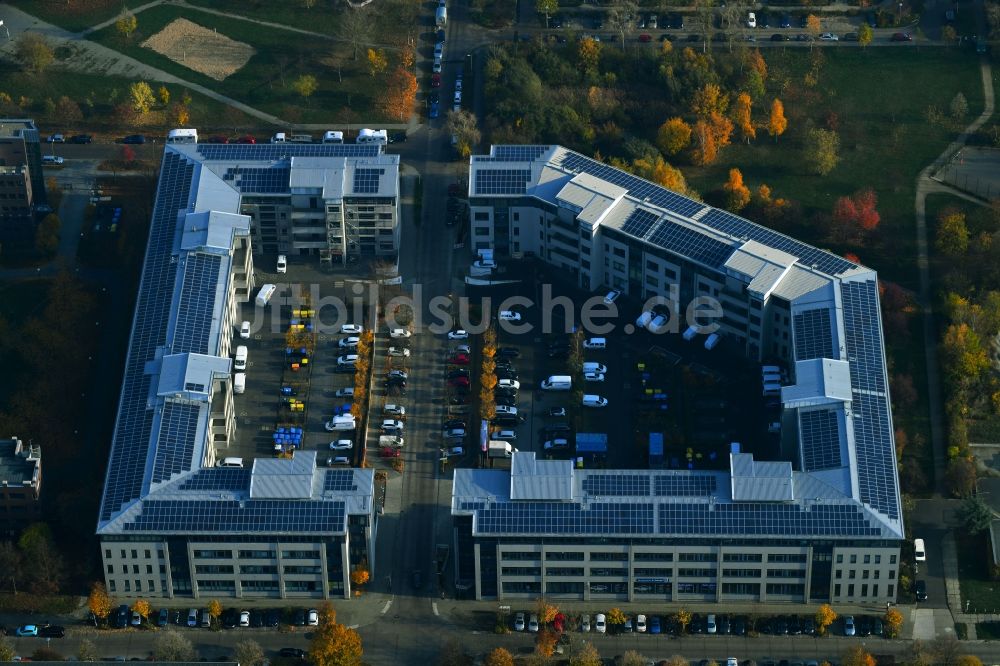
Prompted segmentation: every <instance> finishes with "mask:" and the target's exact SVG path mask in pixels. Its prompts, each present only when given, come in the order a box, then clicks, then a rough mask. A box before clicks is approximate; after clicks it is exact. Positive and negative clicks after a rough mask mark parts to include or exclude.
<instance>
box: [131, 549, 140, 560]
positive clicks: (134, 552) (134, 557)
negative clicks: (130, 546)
mask: <svg viewBox="0 0 1000 666" xmlns="http://www.w3.org/2000/svg"><path fill="white" fill-rule="evenodd" d="M138 557H139V551H137V550H133V551H132V559H136V558H138Z"/></svg>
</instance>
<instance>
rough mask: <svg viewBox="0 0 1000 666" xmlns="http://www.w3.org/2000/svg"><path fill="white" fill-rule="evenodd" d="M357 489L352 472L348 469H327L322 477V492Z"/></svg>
mask: <svg viewBox="0 0 1000 666" xmlns="http://www.w3.org/2000/svg"><path fill="white" fill-rule="evenodd" d="M357 489H358V485H357V483H355V481H354V472H353V471H351V470H349V469H329V470H327V471H326V476H324V477H323V490H324V492H347V491H350V490H357Z"/></svg>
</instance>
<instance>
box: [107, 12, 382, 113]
mask: <svg viewBox="0 0 1000 666" xmlns="http://www.w3.org/2000/svg"><path fill="white" fill-rule="evenodd" d="M181 17H183V18H186V19H188V20H190V21H193V22H194V23H197V24H198V25H201V26H204V27H206V28H209V29H213V30H216V31H217V32H218V33H220V34H223V35H226V36H227V37H229V38H231V39H234V40H236V41H239V42H244V43H246V44H249V45H251V46H252V47H254V49H256V51H257V53H256V55H254V56H253V57H252V58H250V60H249V62H247V64H246V65H245V66H244V67H243V68H242V69H241V70H239V71H237V72H236V73H235V74H233V75H232V76H229V77H228V78H226V79H225V80H224V81H216V80H214V79H212V78H209V77H208V76H205V75H203V74H199V73H198V72H195V71H193V70H191V69H189V68H187V67H185V66H184V65H183V64H180V63H178V62H175V61H173V60H171V59H169V58H167V57H166V56H162V55H160V54H158V53H155V52H154V51H152V50H150V49H146V48H143V47H141V46H140V43H142V42H143V41H145V40H146V39H147V38H148V37H150V36H152V35H154V34H156V33H157V32H158V31H160V30H161V29H162V28H163V27H164V26H166V25H167V24H169V23H170V22H171V21H173V20H174V19H177V18H181ZM90 38H91V39H93V40H95V41H97V42H99V43H101V44H104V45H105V46H108V47H110V48H114V49H116V50H118V51H121V52H122V53H125V54H126V55H129V56H131V57H133V58H135V59H136V60H139V61H141V62H144V63H147V64H149V65H152V66H154V67H157V68H159V69H162V70H164V71H166V72H169V73H171V74H174V75H176V76H179V77H182V78H184V79H186V80H188V81H191V82H193V83H198V84H201V85H203V86H206V87H208V88H211V89H212V90H217V91H218V92H220V93H222V94H224V95H228V96H230V97H232V98H234V99H238V100H240V101H242V102H245V103H247V104H249V105H251V106H253V107H255V108H258V109H260V110H262V111H266V112H267V113H271V114H273V115H276V116H278V117H281V118H284V119H285V120H288V121H289V122H293V123H298V122H305V123H320V122H331V123H332V122H336V123H340V124H344V123H347V124H350V123H355V122H364V121H368V120H381V119H382V117H381V114H380V113H379V112H377V111H375V110H374V108H373V105H374V102H375V99H376V96H377V95H378V94H379V92H380V90H381V83H380V81H379V80H378V79H375V78H372V77H371V76H369V75H368V73H367V71H366V66H365V61H364V55H363V50H362V51H361V52H359V59H358V60H353V58H352V53H351V49H350V47H349V45H346V44H344V43H342V42H336V41H331V40H327V39H323V38H320V37H309V36H306V35H302V34H300V33H294V32H288V31H284V30H281V29H275V28H268V27H264V26H261V25H259V24H256V23H252V22H249V21H240V20H234V19H232V18H227V17H222V16H216V15H214V14H207V13H205V12H200V11H197V10H195V9H190V8H184V7H177V6H167V5H159V6H156V7H152V8H150V9H148V10H146V11H144V12H142V13H141V14H140V15H139V28H138V31H137V33H136V34H134V35H133V37H132V39H131V40H128V41H126V40H125V39H124V38H122V37H121V36H120V35H119V34H118V33H117V32H116V31H115V29H114V27H113V26H112V27H109V28H106V29H104V30H100V31H98V32H95V33H93V34H92V35H90ZM389 57H390V68H391V67H392V66H393V65H394V62H393V61H394V60H395V55H394V52H390V54H389ZM338 67H339V68H340V72H339V74H338V69H337V68H338ZM301 74H311V75H313V76H315V77H316V79H317V82H318V89H317V90H316V92H315V93H314V94H313V95H312V96H311V97H309V98H308V99H303V98H302V97H301V96H299V95H298V94H297V93H295V92H294V91H293V90H292V87H291V83H292V81H293V80H294V79H295V78H296V77H298V76H299V75H301ZM341 76H342V79H343V80H342V81H341V80H340V78H341Z"/></svg>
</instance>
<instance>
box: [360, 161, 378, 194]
mask: <svg viewBox="0 0 1000 666" xmlns="http://www.w3.org/2000/svg"><path fill="white" fill-rule="evenodd" d="M384 175H385V169H364V168H360V167H358V168H356V169H354V193H355V194H375V193H376V192H378V187H379V177H380V176H384Z"/></svg>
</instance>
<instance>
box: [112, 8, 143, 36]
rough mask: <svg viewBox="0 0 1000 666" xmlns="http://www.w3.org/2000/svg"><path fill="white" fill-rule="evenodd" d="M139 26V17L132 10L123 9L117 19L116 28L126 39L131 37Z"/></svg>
mask: <svg viewBox="0 0 1000 666" xmlns="http://www.w3.org/2000/svg"><path fill="white" fill-rule="evenodd" d="M138 27H139V19H137V18H136V17H135V14H133V13H132V12H126V11H123V12H122V14H121V16H119V17H118V20H117V21H115V30H117V31H118V34H120V35H121V36H122V37H124V38H125V39H131V38H132V33H133V32H135V29H136V28H138Z"/></svg>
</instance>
